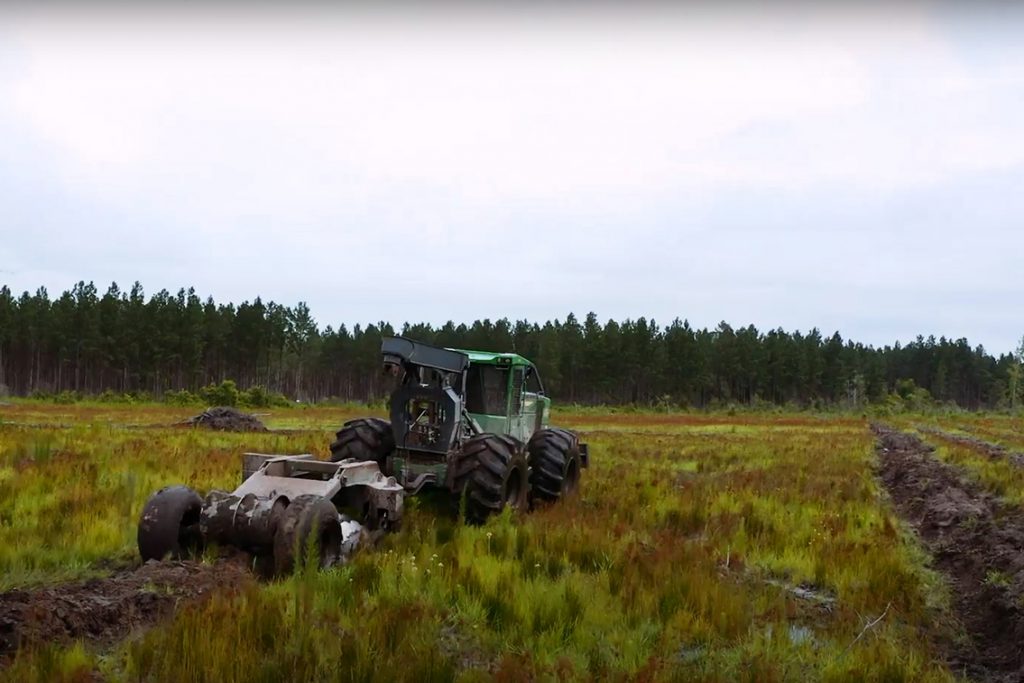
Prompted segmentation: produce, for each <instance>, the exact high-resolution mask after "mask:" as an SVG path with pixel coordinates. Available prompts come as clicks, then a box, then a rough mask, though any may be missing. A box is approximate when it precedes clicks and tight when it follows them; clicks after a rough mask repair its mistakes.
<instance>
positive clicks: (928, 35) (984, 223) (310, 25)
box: [0, 3, 1024, 352]
mask: <svg viewBox="0 0 1024 683" xmlns="http://www.w3.org/2000/svg"><path fill="white" fill-rule="evenodd" d="M633 7H634V9H632V10H630V11H628V12H627V11H625V10H622V9H618V10H613V9H611V8H609V7H604V8H602V9H588V10H585V11H584V10H582V9H579V8H578V6H572V7H564V6H563V7H562V8H561V9H558V10H550V9H540V8H539V7H535V8H534V9H529V10H518V11H515V12H513V11H512V10H511V9H501V8H500V7H499V8H498V9H491V10H489V11H488V12H486V13H482V12H479V11H476V12H472V13H471V12H469V11H467V10H466V9H464V8H463V9H461V10H459V9H456V8H454V7H452V6H449V7H448V8H447V9H444V10H438V9H436V8H435V9H434V10H432V11H429V12H427V11H423V10H414V9H412V8H411V7H410V6H392V7H390V8H389V9H387V10H378V11H375V12H369V11H362V10H360V11H355V10H347V11H345V12H339V11H327V10H325V9H323V8H322V7H319V6H312V7H307V8H301V9H293V10H289V11H284V10H280V9H278V10H271V9H261V10H258V11H253V10H250V11H249V12H248V13H247V14H244V15H242V14H240V10H236V9H231V8H230V7H229V6H224V7H221V8H218V9H212V10H211V9H207V10H204V11H202V12H200V11H198V10H194V11H185V10H182V9H158V10H147V11H146V12H144V13H131V12H129V10H127V9H124V8H121V7H118V8H114V7H110V8H99V7H90V8H87V9H84V10H73V9H71V8H70V6H68V7H63V8H57V9H50V10H46V11H31V10H28V9H24V8H22V9H10V8H8V9H6V10H0V283H6V284H8V285H9V286H11V288H12V289H14V290H16V291H17V292H20V291H22V290H25V289H29V290H34V289H35V288H36V287H38V286H40V285H45V286H46V287H47V288H49V289H50V291H51V293H55V292H60V291H62V290H63V289H66V288H68V287H70V286H71V285H72V284H73V283H74V282H76V281H78V280H80V279H84V280H94V281H95V282H96V283H97V285H98V286H99V287H100V289H101V290H103V289H105V288H106V285H107V284H109V282H111V281H115V280H116V281H117V282H118V283H119V284H121V285H122V286H128V285H130V284H131V282H132V281H134V280H140V281H142V283H143V285H144V286H145V287H146V290H147V292H148V293H153V292H155V291H156V290H158V289H160V288H167V289H170V290H172V291H174V290H177V289H178V288H179V287H181V286H190V285H191V286H194V287H195V288H196V289H197V291H198V292H199V293H200V294H202V295H204V296H205V295H207V294H211V295H213V296H214V297H215V298H216V299H217V300H219V301H229V300H230V301H234V302H236V303H238V302H240V301H242V300H244V299H252V298H253V297H255V296H257V295H260V296H263V297H264V298H265V299H273V300H275V301H278V302H281V303H287V304H292V303H295V302H297V301H300V300H305V301H307V302H308V303H309V304H310V306H311V308H312V310H313V313H314V315H315V316H316V318H317V320H318V321H319V322H320V323H321V324H322V325H326V324H332V325H335V326H337V325H338V324H340V323H347V324H349V325H351V324H352V323H355V322H363V323H365V322H367V321H375V320H381V319H384V320H390V321H392V322H395V323H398V322H401V321H405V320H412V321H419V320H426V321H429V322H435V323H441V322H444V321H445V320H448V319H454V320H456V321H471V320H473V319H475V318H482V317H490V318H498V317H502V316H508V317H510V318H513V319H515V318H524V317H525V318H529V319H531V320H544V319H548V318H554V317H559V318H562V317H564V316H565V314H566V313H568V312H570V311H574V312H576V314H577V315H579V316H581V317H582V316H583V315H585V314H586V313H587V312H588V311H591V310H593V311H596V312H597V313H598V315H599V316H600V317H601V318H602V319H607V318H609V317H613V318H618V319H621V318H625V317H633V318H635V317H638V316H641V315H643V316H647V317H654V318H655V319H656V320H658V321H659V322H662V323H668V322H670V321H671V319H672V318H674V317H676V316H679V317H681V318H688V319H689V320H690V321H691V323H693V324H695V325H698V326H705V325H707V326H714V325H716V324H717V323H718V321H720V320H723V319H724V320H727V321H729V322H730V323H732V324H734V325H741V324H747V323H754V324H756V325H757V326H758V327H760V328H762V329H767V328H771V327H776V326H782V327H785V328H787V329H793V328H800V329H804V330H806V329H808V328H810V327H812V326H817V327H819V328H821V329H823V331H825V332H826V333H831V332H832V331H834V330H839V331H840V332H841V333H842V334H843V335H844V336H845V337H848V338H850V337H852V338H854V339H858V340H862V341H865V342H868V343H873V344H886V343H892V342H893V341H895V340H897V339H900V340H904V341H906V340H909V339H912V338H913V337H914V336H916V335H917V334H919V333H922V334H930V333H934V334H936V335H942V334H944V335H947V336H952V337H960V336H966V337H968V338H969V339H970V340H971V341H972V342H973V343H983V344H985V345H986V347H987V348H989V350H991V351H995V352H1001V351H1009V350H1010V349H1011V348H1012V347H1013V346H1015V340H1017V339H1019V338H1020V335H1021V334H1022V333H1024V315H1022V314H1024V303H1022V302H1024V278H1022V277H1021V270H1020V265H1021V261H1022V256H1024V235H1022V233H1021V231H1020V227H1021V222H1022V219H1024V191H1022V181H1024V39H1022V38H1024V12H1020V11H1017V10H1016V9H1012V8H1011V9H1007V7H1009V4H1007V5H1004V6H1002V7H1003V9H1000V8H998V7H993V8H990V9H987V10H984V11H982V10H972V11H970V12H964V11H960V12H955V11H954V10H953V9H950V7H948V6H941V5H935V4H929V3H919V4H904V5H900V6H898V9H893V7H894V6H893V5H890V6H889V8H888V9H886V10H884V11H883V10H871V11H867V10H857V11H853V10H848V9H841V10H835V9H833V10H830V11H829V12H823V11H822V10H820V9H815V8H814V5H803V6H795V5H781V4H776V5H775V7H774V9H772V10H771V11H767V10H755V9H752V8H747V7H742V6H739V5H733V6H730V8H729V9H728V10H719V11H711V10H707V9H702V8H700V7H696V8H695V7H694V6H689V7H687V8H686V9H678V10H673V11H670V10H668V9H665V8H664V7H662V6H647V7H643V8H641V7H640V6H637V5H634V6H633Z"/></svg>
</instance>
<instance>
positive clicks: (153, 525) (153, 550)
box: [137, 486, 203, 561]
mask: <svg viewBox="0 0 1024 683" xmlns="http://www.w3.org/2000/svg"><path fill="white" fill-rule="evenodd" d="M202 510H203V499H202V498H200V497H199V494H198V493H196V492H195V491H193V490H192V489H190V488H188V487H187V486H167V487H165V488H162V489H160V490H159V491H157V492H156V493H154V494H153V495H152V496H150V498H149V500H148V501H146V505H145V506H144V507H143V508H142V516H141V517H140V518H139V531H138V536H137V540H138V544H139V555H141V556H142V560H143V561H146V560H162V559H164V558H165V557H167V556H170V557H171V558H173V559H180V558H182V557H185V556H187V555H188V554H189V553H193V552H195V551H196V550H198V549H199V548H200V547H201V546H202V535H201V534H200V532H199V516H200V514H201V512H202Z"/></svg>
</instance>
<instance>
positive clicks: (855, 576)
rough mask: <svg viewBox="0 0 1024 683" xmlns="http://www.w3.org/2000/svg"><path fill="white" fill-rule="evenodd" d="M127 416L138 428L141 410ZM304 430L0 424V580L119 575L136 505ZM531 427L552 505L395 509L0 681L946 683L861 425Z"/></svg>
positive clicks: (939, 602) (287, 446)
mask: <svg viewBox="0 0 1024 683" xmlns="http://www.w3.org/2000/svg"><path fill="white" fill-rule="evenodd" d="M60 409H61V410H67V408H66V407H60ZM55 410H56V408H55ZM147 410H149V411H150V412H148V413H147V414H146V419H149V420H158V419H164V417H165V416H166V414H165V413H158V411H156V410H155V409H147ZM317 410H319V409H317ZM313 415H314V417H315V419H316V420H319V421H320V422H319V423H320V424H322V425H323V427H322V431H320V432H309V433H306V432H303V433H295V434H286V435H272V434H262V435H251V434H249V435H222V434H211V433H208V432H199V431H188V430H186V431H182V430H172V429H149V430H129V429H119V428H113V427H110V426H107V425H104V424H102V423H100V424H97V423H96V422H95V421H92V422H91V421H89V420H76V421H75V426H74V427H72V428H70V429H52V430H46V429H22V428H17V427H10V426H4V427H0V473H3V474H0V519H2V521H0V574H2V575H3V576H4V577H6V578H5V579H4V581H5V582H6V583H7V585H8V586H9V585H14V584H17V583H27V582H37V581H42V580H49V579H53V578H61V577H66V576H71V575H74V574H75V573H76V572H82V573H86V572H90V571H96V568H97V567H101V566H104V565H105V563H108V562H111V561H116V562H120V563H131V562H133V561H136V560H135V559H134V552H135V551H134V534H135V522H136V519H137V516H138V513H139V510H140V508H141V506H142V504H143V502H144V501H145V498H146V497H147V496H148V495H149V493H150V492H151V491H152V490H154V489H156V488H158V487H159V486H161V485H163V484H166V483H173V482H183V483H187V484H189V485H191V486H194V487H195V488H197V489H200V490H206V489H208V488H210V487H218V486H219V487H227V488H230V487H231V486H233V485H234V483H235V482H236V481H237V477H238V474H237V472H238V467H239V460H238V458H239V455H240V453H241V452H243V451H244V450H269V451H277V452H313V453H317V454H318V455H320V456H325V455H326V445H327V443H328V442H329V437H330V433H331V431H332V430H333V428H336V426H337V425H338V424H340V422H341V420H342V419H344V418H345V417H348V415H340V414H336V415H333V416H331V415H329V414H328V413H327V412H324V413H319V412H316V411H314V413H313ZM556 421H558V422H559V423H560V424H565V425H567V426H571V427H573V428H576V429H579V430H581V431H582V432H584V435H585V438H586V439H587V441H588V442H589V443H590V445H591V461H592V466H591V468H590V469H589V470H587V471H585V472H584V479H583V489H582V492H581V495H580V496H579V497H578V498H577V499H575V500H572V501H568V502H565V503H563V504H560V505H557V506H554V507H549V508H546V509H543V510H539V511H535V512H533V513H531V514H529V515H521V516H516V517H513V516H509V515H504V516H502V517H499V518H496V519H492V520H491V521H489V522H488V523H487V524H486V525H484V526H480V527H472V526H465V525H462V524H461V523H459V521H458V520H457V519H455V518H454V517H453V516H452V515H450V514H448V512H447V510H446V508H447V506H445V505H443V504H439V503H438V501H437V497H436V496H434V497H430V496H426V497H422V498H417V499H414V500H412V501H411V502H410V504H409V511H408V514H407V518H406V520H405V522H404V524H403V530H402V531H401V532H400V533H398V534H395V535H392V536H389V537H387V538H386V539H385V540H384V541H383V543H382V544H381V545H379V546H378V547H377V548H375V549H373V550H372V551H366V552H362V553H359V554H357V555H356V557H354V558H353V560H352V562H351V563H350V564H348V565H347V566H344V567H340V568H336V569H333V570H330V571H327V572H322V573H317V572H308V571H307V572H303V573H301V574H299V575H296V576H293V577H291V578H289V579H287V580H283V581H278V582H274V583H270V584H262V585H257V586H255V587H252V588H247V589H244V590H240V591H238V592H235V593H232V594H225V595H217V596H214V597H212V598H211V599H210V600H209V601H207V602H205V603H202V604H198V605H193V606H190V607H187V608H184V609H182V610H180V611H179V612H178V613H177V615H176V616H175V618H174V619H172V620H170V621H168V622H166V623H164V624H161V625H159V626H157V627H155V628H153V629H151V630H149V631H148V632H146V633H145V634H142V635H141V636H139V637H137V638H135V639H132V640H130V641H128V642H125V643H122V644H120V645H117V646H115V647H114V648H113V649H112V650H106V651H102V652H96V651H94V650H91V649H89V648H88V647H86V648H82V647H70V648H59V647H57V648H52V647H51V648H44V649H42V650H38V651H29V652H24V653H21V654H20V655H19V657H18V659H17V660H16V661H15V662H14V663H13V664H12V665H11V666H10V667H9V668H8V670H7V671H6V674H7V675H8V676H9V677H11V679H12V680H25V681H32V680H40V681H42V680H62V679H63V680H74V679H75V677H76V676H82V675H85V674H88V673H90V672H93V671H95V672H98V673H100V674H101V675H103V676H104V677H106V678H109V679H111V680H147V681H164V680H167V681H171V680H174V681H178V680H185V681H239V682H242V681H244V682H246V683H249V682H251V681H264V680H266V681H271V680H274V681H276V680H303V681H319V680H331V681H333V680H343V681H349V680H351V681H377V680H380V681H392V680H408V681H430V680H436V681H448V680H463V681H473V680H491V679H492V678H497V679H503V680H524V679H527V678H530V677H533V678H536V679H538V680H680V681H683V680H686V681H689V680H700V681H784V680H793V681H804V680H837V681H840V680H852V679H856V680H868V681H883V680H884V681H900V680H906V681H922V680H925V681H944V680H950V679H951V677H950V675H949V674H948V673H947V672H946V671H945V670H944V668H943V667H942V665H941V663H940V662H939V661H938V654H937V653H936V652H935V651H934V650H933V646H932V645H931V642H932V641H931V640H930V638H931V634H932V633H934V629H935V624H944V623H947V622H948V621H949V616H948V598H947V596H946V593H945V590H944V588H943V587H942V584H941V582H940V581H939V580H938V579H937V577H936V576H935V575H934V574H933V573H932V572H930V571H929V570H928V569H927V568H926V567H925V561H926V558H925V556H924V555H923V553H922V552H921V550H920V548H919V547H918V546H917V545H916V543H915V542H914V540H913V538H912V537H911V536H909V535H908V534H907V533H906V530H905V529H904V527H903V526H902V525H901V524H900V523H899V522H898V521H897V520H896V519H895V518H894V516H893V514H892V512H891V510H890V509H889V508H888V506H887V504H886V503H885V501H884V499H883V497H882V496H881V495H880V492H879V489H878V486H877V484H876V483H875V481H874V479H873V477H872V465H873V462H874V452H873V440H872V436H871V434H870V432H869V431H868V430H867V428H866V424H865V423H864V422H863V421H861V420H856V419H840V418H836V419H831V420H824V419H821V418H814V417H802V416H790V415H783V416H771V415H763V416H758V415H745V416H694V415H666V414H663V413H659V414H654V413H650V414H632V413H631V414H619V415H614V416H607V415H602V414H593V413H565V414H562V415H560V416H556ZM79 423H81V424H79ZM328 425H329V426H328ZM56 511H61V515H57V519H56V520H54V521H47V520H49V519H51V517H53V514H54V513H55V512H56ZM44 539H45V540H44ZM798 587H801V588H802V590H801V591H797V590H795V589H797V588H798ZM798 593H800V595H802V596H803V597H800V596H799V595H798ZM887 607H888V608H889V612H888V613H887V615H886V618H885V619H884V620H882V621H881V622H879V624H878V625H877V626H875V627H874V628H873V629H871V630H870V632H868V633H867V634H865V636H864V637H863V638H861V639H860V640H859V641H857V642H856V644H853V643H854V640H855V639H856V637H857V635H858V634H859V633H860V632H861V630H862V629H863V628H864V626H865V624H866V623H867V620H869V619H873V618H875V617H878V616H879V615H880V614H882V613H883V612H884V611H885V610H886V609H887Z"/></svg>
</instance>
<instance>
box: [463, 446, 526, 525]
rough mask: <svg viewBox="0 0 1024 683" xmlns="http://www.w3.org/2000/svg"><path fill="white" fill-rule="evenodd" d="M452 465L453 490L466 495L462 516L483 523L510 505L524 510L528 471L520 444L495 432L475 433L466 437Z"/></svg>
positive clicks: (515, 508)
mask: <svg viewBox="0 0 1024 683" xmlns="http://www.w3.org/2000/svg"><path fill="white" fill-rule="evenodd" d="M453 467H454V468H455V471H454V482H455V489H454V490H455V493H456V494H458V495H460V496H462V495H465V497H466V517H467V518H468V519H469V520H470V521H472V522H483V521H484V520H485V519H487V517H488V516H489V515H492V514H496V513H498V512H501V511H502V510H504V509H505V506H510V507H512V508H513V509H514V510H525V509H526V506H527V502H528V500H529V494H530V470H529V467H528V466H527V463H526V454H525V453H524V452H523V447H522V445H521V444H520V443H519V442H518V441H516V440H515V439H513V438H511V437H508V436H501V435H498V434H478V435H476V436H474V437H471V438H469V439H468V440H466V442H465V443H463V444H462V449H461V450H460V451H459V453H458V454H457V455H456V457H455V460H454V463H453Z"/></svg>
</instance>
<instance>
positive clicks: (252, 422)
mask: <svg viewBox="0 0 1024 683" xmlns="http://www.w3.org/2000/svg"><path fill="white" fill-rule="evenodd" d="M177 426H180V427H203V428H205V429H216V430H218V431H222V432H265V431H267V428H266V426H265V425H264V424H263V423H262V422H260V421H259V420H258V419H257V418H256V416H254V415H249V414H248V413H243V412H242V411H240V410H236V409H234V408H229V407H226V406H221V407H218V408H207V409H206V410H204V411H203V412H201V413H199V414H198V415H196V416H195V417H190V418H189V419H187V420H183V421H182V422H178V423H177Z"/></svg>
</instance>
